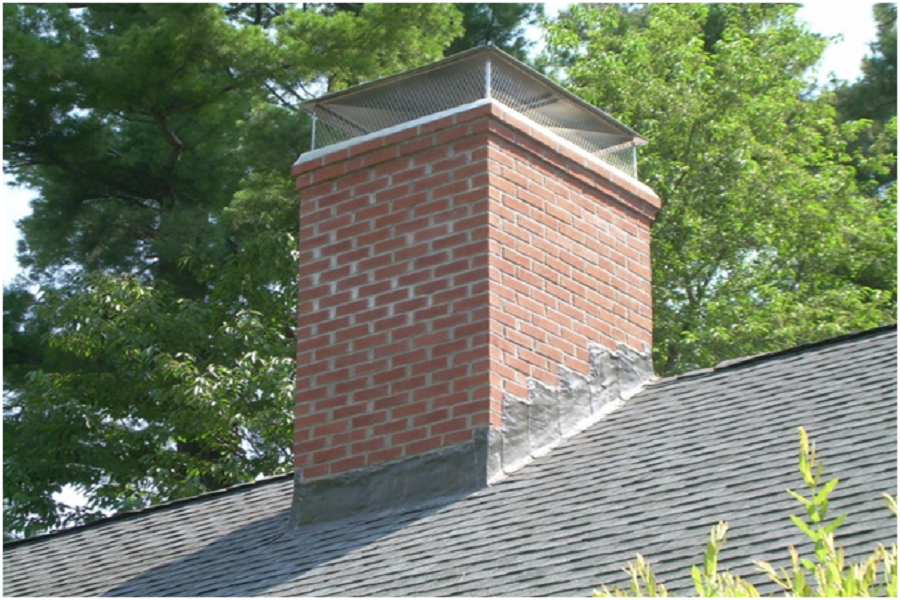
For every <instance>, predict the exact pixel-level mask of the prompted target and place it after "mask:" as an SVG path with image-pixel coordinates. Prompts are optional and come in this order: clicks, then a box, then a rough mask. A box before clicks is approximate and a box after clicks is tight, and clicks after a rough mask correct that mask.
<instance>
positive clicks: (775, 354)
mask: <svg viewBox="0 0 900 600" xmlns="http://www.w3.org/2000/svg"><path fill="white" fill-rule="evenodd" d="M896 329H897V323H888V324H886V325H879V326H878V327H873V328H871V329H865V330H863V331H855V332H853V333H845V334H842V335H838V336H835V337H830V338H825V339H823V340H818V341H815V342H806V343H804V344H799V345H797V346H791V347H790V348H784V349H782V350H773V351H771V352H763V353H761V354H751V355H749V356H742V357H739V358H729V359H728V360H723V361H721V362H719V363H716V365H715V366H712V367H704V368H702V369H695V370H693V371H688V372H687V373H682V374H681V375H673V376H671V377H661V378H659V379H656V380H654V381H650V382H648V383H647V386H656V385H659V384H661V383H671V382H673V381H680V380H682V379H691V378H694V377H702V376H704V375H712V374H713V373H719V372H721V371H727V370H730V369H735V368H739V367H745V366H748V365H751V364H756V363H760V362H765V361H767V360H771V359H774V358H781V357H782V356H789V355H792V354H803V353H804V352H809V351H810V350H815V349H816V348H822V347H826V346H836V345H838V344H843V343H845V342H849V341H852V340H856V339H862V338H865V337H870V336H875V335H879V334H881V333H885V332H887V331H891V330H896Z"/></svg>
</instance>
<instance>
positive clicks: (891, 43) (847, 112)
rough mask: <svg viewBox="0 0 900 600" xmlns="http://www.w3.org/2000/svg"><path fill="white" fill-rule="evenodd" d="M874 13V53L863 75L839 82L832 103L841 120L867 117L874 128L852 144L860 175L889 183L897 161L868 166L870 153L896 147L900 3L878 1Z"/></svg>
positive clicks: (864, 64) (867, 59)
mask: <svg viewBox="0 0 900 600" xmlns="http://www.w3.org/2000/svg"><path fill="white" fill-rule="evenodd" d="M872 16H873V17H874V19H875V25H876V28H877V36H878V37H877V39H876V40H875V41H874V42H873V43H872V44H870V46H871V53H870V54H869V55H868V56H866V57H864V58H863V60H862V65H861V70H862V77H861V78H859V79H857V80H856V81H854V82H838V83H837V88H836V90H835V92H834V100H833V103H834V105H835V107H836V108H837V111H838V118H839V119H841V120H842V121H856V120H860V119H866V120H868V121H871V122H872V128H871V129H869V130H866V131H863V132H861V135H860V137H859V139H857V140H855V142H854V143H853V147H854V149H855V150H857V153H858V155H859V156H860V157H861V160H859V161H857V163H855V166H857V169H858V172H857V177H858V178H859V179H861V180H863V181H874V182H877V183H878V184H880V185H890V184H892V183H895V182H896V181H897V165H896V163H894V164H893V165H889V168H888V169H887V170H877V169H876V170H874V171H873V170H872V169H868V168H867V160H868V157H869V156H877V155H878V154H879V153H882V152H883V151H884V146H889V147H890V146H891V145H893V147H896V145H897V141H896V133H897V121H896V119H897V5H896V4H875V5H874V6H873V7H872Z"/></svg>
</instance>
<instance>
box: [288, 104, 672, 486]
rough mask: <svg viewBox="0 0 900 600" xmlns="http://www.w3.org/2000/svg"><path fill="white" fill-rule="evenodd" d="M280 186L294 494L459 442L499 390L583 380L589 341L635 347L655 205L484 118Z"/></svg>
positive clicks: (403, 139)
mask: <svg viewBox="0 0 900 600" xmlns="http://www.w3.org/2000/svg"><path fill="white" fill-rule="evenodd" d="M294 176H295V177H296V178H297V186H298V188H299V189H300V191H301V208H300V265H301V266H300V315H299V322H298V332H297V333H298V357H297V358H298V377H297V402H296V406H295V437H294V450H295V452H294V455H295V467H296V468H298V469H302V471H303V476H304V478H305V479H308V480H309V479H316V478H319V477H322V476H327V475H333V474H337V473H341V472H343V471H347V470H350V469H355V468H359V467H363V466H367V465H374V464H378V463H380V462H384V461H388V460H392V459H396V458H400V457H404V456H410V455H414V454H419V453H422V452H427V451H429V450H434V449H436V448H440V447H444V446H451V445H454V444H461V443H465V442H468V441H471V440H472V439H473V433H474V431H476V430H477V429H481V428H484V427H486V426H493V427H499V426H501V424H502V414H501V402H500V399H501V398H502V393H503V392H504V391H508V392H512V393H516V394H518V395H521V396H524V393H522V392H523V391H524V386H525V385H526V383H527V379H528V377H535V378H537V379H540V380H542V381H545V382H546V383H548V384H551V385H552V384H555V383H556V369H557V366H558V365H561V364H562V365H566V366H568V367H570V368H572V369H574V370H578V371H580V372H586V370H587V358H588V357H587V348H588V346H587V345H588V343H589V342H592V341H593V342H602V343H606V344H608V345H609V346H610V347H611V348H612V347H614V345H615V343H616V342H618V341H621V342H625V343H628V344H629V345H632V346H633V347H635V348H636V349H643V347H644V344H648V345H649V343H650V319H651V315H650V283H649V280H650V274H649V270H650V263H649V249H648V246H649V224H650V222H651V220H652V216H653V214H654V213H655V206H658V200H656V199H655V196H652V192H649V191H648V190H646V188H642V187H640V186H637V187H636V186H635V185H634V182H631V181H630V180H628V179H627V178H623V177H621V176H619V175H616V174H615V173H614V172H613V171H611V170H605V169H603V168H602V167H598V165H597V164H596V162H594V161H589V160H585V159H584V158H583V157H582V156H581V155H580V154H579V153H578V152H575V151H572V150H570V149H568V148H566V147H564V146H560V145H559V144H558V143H557V142H555V141H554V140H552V139H549V138H545V137H543V136H542V135H541V134H540V133H539V132H535V131H532V130H531V129H530V127H529V126H528V125H527V124H525V123H522V122H519V121H517V119H516V118H515V116H514V115H513V114H511V113H509V112H508V111H506V110H504V109H501V108H499V107H498V106H496V105H485V106H480V107H476V108H472V109H470V110H467V111H464V112H460V113H457V114H456V115H454V116H450V117H446V118H443V119H440V120H437V121H432V122H430V123H426V124H423V125H419V126H416V127H410V128H407V129H405V130H403V131H400V132H396V133H392V134H389V135H386V136H381V137H378V138H376V139H372V140H368V141H365V142H361V143H359V144H356V145H354V146H352V147H350V148H345V149H339V150H335V151H334V152H331V153H326V154H325V155H324V156H321V157H319V158H315V159H313V160H307V161H305V162H301V163H299V164H298V165H296V166H295V168H294ZM654 203H655V204H654Z"/></svg>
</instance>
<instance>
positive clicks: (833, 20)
mask: <svg viewBox="0 0 900 600" xmlns="http://www.w3.org/2000/svg"><path fill="white" fill-rule="evenodd" d="M568 4H569V3H568V2H548V3H546V13H547V15H548V16H553V15H555V14H556V13H557V12H558V11H559V10H560V8H562V7H565V6H567V5H568ZM799 16H800V18H801V19H803V20H805V21H806V22H807V23H809V25H810V29H811V30H812V31H814V32H816V33H820V34H824V35H828V36H833V35H840V36H842V38H843V39H842V40H841V41H838V42H835V43H834V44H833V45H832V46H831V47H830V48H829V49H828V50H827V51H826V52H825V56H824V59H823V63H822V66H821V67H820V68H819V71H818V73H817V76H818V77H819V81H820V82H823V83H824V82H827V81H828V80H829V79H830V74H831V73H834V74H835V75H836V76H837V77H838V78H839V79H845V80H849V81H854V80H856V79H857V77H859V76H860V69H859V67H860V61H861V60H862V58H863V56H865V55H866V54H867V53H868V52H869V46H868V44H869V42H872V41H874V40H875V24H874V21H873V19H872V8H871V3H866V2H854V3H849V2H835V3H830V2H817V3H809V4H806V5H804V6H803V8H801V9H800V12H799ZM538 41H539V40H538ZM9 181H10V179H9V177H8V176H7V175H6V173H5V172H4V174H3V184H4V189H3V214H2V216H0V279H2V281H3V285H6V284H7V283H9V282H10V281H12V279H13V278H14V277H15V276H16V274H17V273H18V272H19V267H18V264H17V262H16V244H17V242H18V239H19V233H18V230H17V229H16V222H17V221H18V220H19V219H21V218H22V217H25V216H27V215H28V214H30V212H31V208H30V206H29V203H30V201H31V199H32V198H33V197H34V193H33V192H30V191H28V190H24V189H21V188H14V187H12V186H10V185H9Z"/></svg>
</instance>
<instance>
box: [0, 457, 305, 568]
mask: <svg viewBox="0 0 900 600" xmlns="http://www.w3.org/2000/svg"><path fill="white" fill-rule="evenodd" d="M293 476H294V472H293V471H289V472H287V473H279V474H277V475H268V476H266V477H260V478H259V479H256V480H254V481H248V482H245V483H237V484H235V485H231V486H228V487H224V488H219V489H217V490H210V491H208V492H203V493H200V494H195V495H193V496H186V497H184V498H176V499H175V500H169V501H168V502H162V503H160V504H152V505H150V506H145V507H143V508H134V509H132V510H126V511H122V512H117V513H115V514H112V515H109V516H108V517H101V518H99V519H96V520H94V521H89V522H87V523H82V524H80V525H73V526H72V527H66V528H63V529H55V530H53V531H48V532H47V533H41V534H38V535H33V536H31V537H27V538H22V539H17V540H6V541H4V542H3V549H4V551H5V550H6V549H7V548H11V547H13V546H23V545H25V544H28V543H31V542H37V541H41V540H46V539H48V538H51V537H52V538H56V537H59V536H61V535H65V534H67V533H72V532H76V531H83V530H85V529H89V528H93V527H97V526H100V525H105V524H107V523H109V522H111V521H122V520H125V519H130V518H132V517H138V516H142V515H145V514H147V513H149V512H156V511H161V510H165V509H169V508H173V507H177V506H183V505H185V504H192V503H194V502H202V501H204V500H208V499H210V498H212V497H214V496H225V495H228V494H230V493H232V492H236V491H239V490H244V489H247V488H251V487H256V486H260V487H261V486H263V485H267V484H269V483H274V482H276V481H279V480H282V479H290V478H293Z"/></svg>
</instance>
